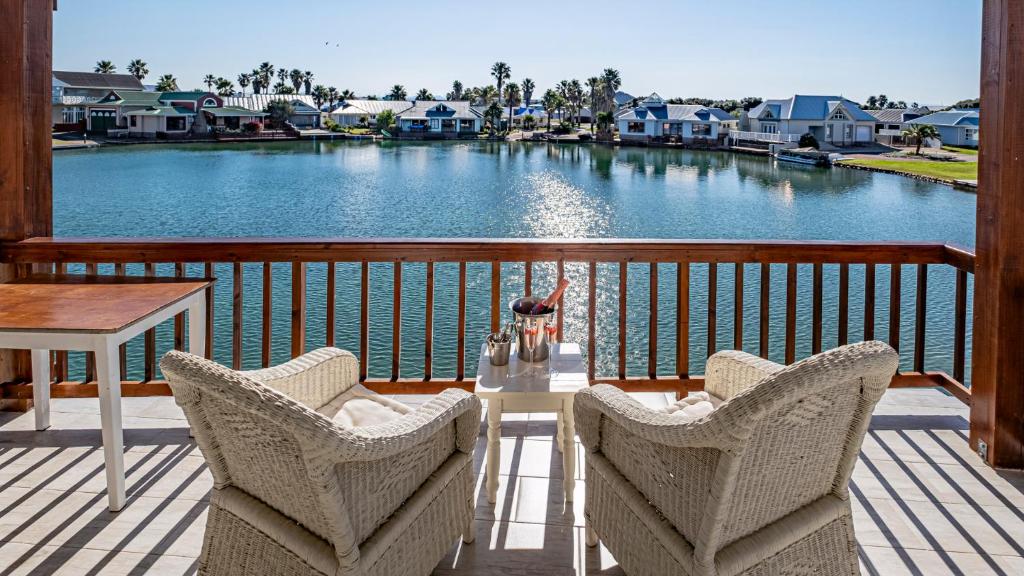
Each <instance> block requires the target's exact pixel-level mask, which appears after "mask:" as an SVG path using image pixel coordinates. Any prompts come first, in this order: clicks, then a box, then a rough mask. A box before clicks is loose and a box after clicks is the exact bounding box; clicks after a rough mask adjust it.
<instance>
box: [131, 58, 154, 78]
mask: <svg viewBox="0 0 1024 576" xmlns="http://www.w3.org/2000/svg"><path fill="white" fill-rule="evenodd" d="M128 73H129V74H131V75H132V76H135V78H136V79H137V80H138V81H139V82H142V79H143V78H145V77H146V75H147V74H149V68H146V63H145V62H143V60H142V58H136V59H135V60H132V61H131V62H129V63H128Z"/></svg>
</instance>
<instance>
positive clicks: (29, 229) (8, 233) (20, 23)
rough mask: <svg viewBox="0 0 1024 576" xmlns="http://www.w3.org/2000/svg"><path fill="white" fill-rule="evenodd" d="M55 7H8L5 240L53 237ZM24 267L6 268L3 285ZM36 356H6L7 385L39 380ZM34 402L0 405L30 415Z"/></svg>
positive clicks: (1, 111)
mask: <svg viewBox="0 0 1024 576" xmlns="http://www.w3.org/2000/svg"><path fill="white" fill-rule="evenodd" d="M53 8H54V5H53V4H52V3H51V2H46V1H43V0H9V1H5V2H0V22H3V23H4V26H3V32H2V33H0V54H2V57H0V86H3V87H4V92H5V94H4V97H3V98H0V149H2V150H3V152H2V153H0V240H3V241H17V240H23V239H25V238H31V237H32V236H49V235H50V234H52V233H53V183H52V181H51V178H50V174H51V171H52V164H53V161H52V155H51V151H50V146H51V141H50V123H51V120H52V117H51V113H50V107H51V102H52V86H51V85H52V69H53V66H52V57H51V54H52V40H53V16H52V10H53ZM51 261H52V260H51ZM16 268H17V267H16V265H13V264H5V265H0V282H6V281H7V280H10V279H12V278H14V275H15V273H16ZM30 372H31V367H30V360H29V353H28V351H27V350H25V351H12V350H3V351H0V382H4V381H13V380H28V379H30V378H31V373H30ZM29 407H31V401H29V400H0V408H9V409H14V410H27V409H28V408H29Z"/></svg>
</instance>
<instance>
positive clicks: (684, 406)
mask: <svg viewBox="0 0 1024 576" xmlns="http://www.w3.org/2000/svg"><path fill="white" fill-rule="evenodd" d="M716 401H717V402H716ZM719 403H721V401H720V400H718V399H717V398H715V397H714V396H712V395H710V394H708V393H707V392H695V393H693V394H690V395H689V396H687V397H685V398H683V399H681V400H678V401H676V402H675V403H673V404H669V405H668V406H666V407H665V408H663V409H662V411H664V412H665V413H666V414H668V415H669V416H671V417H672V418H673V419H678V420H679V421H680V422H692V421H694V420H698V419H700V418H703V417H705V416H707V415H708V414H711V413H712V412H714V411H715V408H717V404H719Z"/></svg>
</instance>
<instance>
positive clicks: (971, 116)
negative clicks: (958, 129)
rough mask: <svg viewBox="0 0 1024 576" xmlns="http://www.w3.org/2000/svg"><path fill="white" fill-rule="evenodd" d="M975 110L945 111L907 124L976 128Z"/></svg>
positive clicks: (976, 115)
mask: <svg viewBox="0 0 1024 576" xmlns="http://www.w3.org/2000/svg"><path fill="white" fill-rule="evenodd" d="M978 119H979V118H978V111H977V110H947V111H945V112H935V113H932V114H928V115H927V116H921V117H920V118H914V119H913V120H911V121H910V122H908V124H931V125H932V126H977V125H978Z"/></svg>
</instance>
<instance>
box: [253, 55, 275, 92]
mask: <svg viewBox="0 0 1024 576" xmlns="http://www.w3.org/2000/svg"><path fill="white" fill-rule="evenodd" d="M257 70H258V75H259V77H260V85H261V86H263V89H264V90H267V91H269V90H270V83H271V82H272V81H273V80H274V65H273V64H271V63H270V62H264V63H263V64H260V67H259V68H257Z"/></svg>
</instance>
